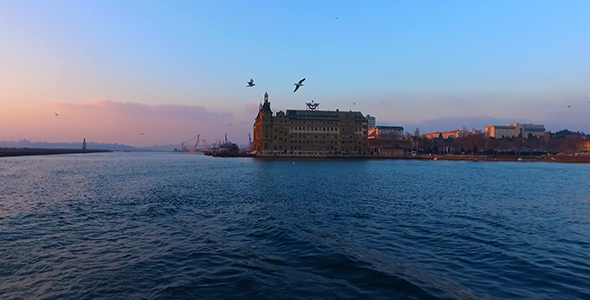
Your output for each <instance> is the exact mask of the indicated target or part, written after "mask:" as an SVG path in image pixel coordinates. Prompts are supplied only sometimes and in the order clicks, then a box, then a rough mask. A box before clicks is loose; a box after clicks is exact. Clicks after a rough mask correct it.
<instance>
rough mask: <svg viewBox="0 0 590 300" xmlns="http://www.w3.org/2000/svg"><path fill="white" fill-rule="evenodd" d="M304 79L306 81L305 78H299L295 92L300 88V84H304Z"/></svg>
mask: <svg viewBox="0 0 590 300" xmlns="http://www.w3.org/2000/svg"><path fill="white" fill-rule="evenodd" d="M303 81H305V78H303V79H301V80H299V82H297V83H295V90H294V91H293V93H295V92H297V90H298V89H299V87H300V86H303Z"/></svg>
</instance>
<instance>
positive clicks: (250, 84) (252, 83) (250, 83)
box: [246, 78, 256, 87]
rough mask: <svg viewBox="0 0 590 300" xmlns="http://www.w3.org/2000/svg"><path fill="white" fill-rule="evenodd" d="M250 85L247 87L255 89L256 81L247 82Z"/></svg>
mask: <svg viewBox="0 0 590 300" xmlns="http://www.w3.org/2000/svg"><path fill="white" fill-rule="evenodd" d="M246 83H247V84H248V85H247V86H246V87H254V86H255V85H256V84H255V83H254V79H252V78H250V81H248V82H246Z"/></svg>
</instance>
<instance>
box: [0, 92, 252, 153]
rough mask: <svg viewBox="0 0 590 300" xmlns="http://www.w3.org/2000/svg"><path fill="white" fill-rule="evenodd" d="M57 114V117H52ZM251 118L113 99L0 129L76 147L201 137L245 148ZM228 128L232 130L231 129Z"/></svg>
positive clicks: (38, 113)
mask: <svg viewBox="0 0 590 300" xmlns="http://www.w3.org/2000/svg"><path fill="white" fill-rule="evenodd" d="M55 112H57V113H58V114H59V116H56V115H55V114H54V113H55ZM253 119H254V116H252V118H251V120H252V121H251V122H250V121H245V120H241V119H240V118H238V117H236V116H235V115H234V114H232V113H231V112H227V111H215V110H211V109H207V108H205V107H202V106H193V105H148V104H142V103H134V102H117V101H112V100H91V101H85V102H80V103H51V104H44V105H41V106H39V107H36V108H34V109H32V110H29V111H27V112H23V111H20V112H19V118H13V119H11V120H10V122H9V124H1V125H5V126H0V127H3V128H4V129H6V130H7V131H6V132H2V130H1V129H0V134H1V135H4V136H8V138H9V139H10V138H12V136H10V134H12V135H14V133H10V132H18V134H16V137H18V136H19V134H23V138H32V139H34V140H43V141H50V142H75V141H79V140H82V138H86V139H87V140H88V141H94V142H113V143H122V144H128V145H132V146H139V147H141V146H151V145H154V144H158V145H163V144H174V145H177V144H180V143H181V142H182V141H184V140H188V139H190V138H191V137H193V136H195V135H197V134H200V135H201V138H202V139H205V140H207V141H208V142H213V141H215V140H222V139H224V136H225V135H226V134H227V136H228V138H229V139H230V140H232V141H234V142H238V143H245V142H247V140H248V133H251V131H252V125H253ZM230 124H231V125H230Z"/></svg>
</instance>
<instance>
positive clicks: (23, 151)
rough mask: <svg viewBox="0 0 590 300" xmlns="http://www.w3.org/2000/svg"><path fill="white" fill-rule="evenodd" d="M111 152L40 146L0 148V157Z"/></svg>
mask: <svg viewBox="0 0 590 300" xmlns="http://www.w3.org/2000/svg"><path fill="white" fill-rule="evenodd" d="M100 152H112V151H111V150H104V149H93V150H82V149H40V148H0V157H10V156H29V155H55V154H82V153H100Z"/></svg>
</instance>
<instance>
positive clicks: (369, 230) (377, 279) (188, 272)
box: [0, 153, 590, 299]
mask: <svg viewBox="0 0 590 300" xmlns="http://www.w3.org/2000/svg"><path fill="white" fill-rule="evenodd" d="M589 179H590V166H589V165H573V164H549V163H499V162H498V163H482V162H479V163H469V162H443V161H438V162H434V161H296V162H295V163H293V162H292V161H259V160H254V159H249V158H244V159H223V158H211V157H205V156H201V155H193V154H173V153H171V154H155V153H147V154H134V153H110V154H88V155H62V156H44V157H43V156H40V157H25V158H4V159H0V299H343V298H348V299H496V298H500V299H590V184H589Z"/></svg>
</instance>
